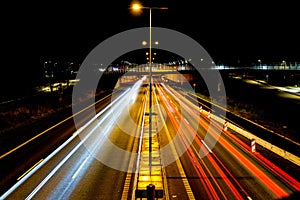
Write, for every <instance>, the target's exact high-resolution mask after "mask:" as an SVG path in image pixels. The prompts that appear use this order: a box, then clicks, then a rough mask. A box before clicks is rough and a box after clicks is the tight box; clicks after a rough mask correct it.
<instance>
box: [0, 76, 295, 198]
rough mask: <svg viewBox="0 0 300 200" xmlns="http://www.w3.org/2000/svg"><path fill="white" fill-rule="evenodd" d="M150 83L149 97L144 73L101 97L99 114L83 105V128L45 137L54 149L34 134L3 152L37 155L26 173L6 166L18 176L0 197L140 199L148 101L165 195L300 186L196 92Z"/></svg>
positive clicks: (260, 193)
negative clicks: (138, 186)
mask: <svg viewBox="0 0 300 200" xmlns="http://www.w3.org/2000/svg"><path fill="white" fill-rule="evenodd" d="M153 81H154V85H153V86H154V87H153V92H152V93H151V94H152V98H149V94H150V92H149V88H148V83H147V78H145V77H144V78H141V79H140V80H138V81H137V82H135V83H134V84H132V85H131V87H129V88H125V89H124V88H122V90H121V88H120V90H118V91H117V92H116V94H115V95H112V96H109V98H108V97H107V98H105V99H102V100H101V101H99V102H96V104H97V105H96V106H95V107H99V109H97V114H96V115H95V116H90V115H89V112H88V111H89V110H88V109H87V110H84V111H82V113H81V117H82V119H83V120H82V124H81V127H80V128H79V129H78V130H74V127H73V128H70V127H72V126H71V124H69V125H68V126H70V127H69V128H66V129H62V128H60V129H58V130H57V131H58V133H56V136H57V135H58V134H59V135H66V136H65V137H63V138H64V141H63V142H59V145H58V142H57V141H56V139H55V138H56V137H46V138H44V141H47V143H48V144H49V146H51V145H50V144H53V145H54V144H56V148H53V147H52V148H51V151H50V152H49V151H47V152H49V153H46V152H45V153H40V152H41V151H46V150H42V149H43V148H50V147H49V146H47V145H45V142H43V143H42V142H41V141H39V140H37V142H36V140H34V141H30V142H28V143H26V142H25V143H26V144H24V145H23V146H21V147H20V149H17V150H15V151H13V152H11V153H7V154H3V155H5V156H3V155H2V156H1V164H3V165H5V164H11V163H12V162H13V159H11V160H10V161H9V162H8V160H9V159H7V158H8V157H10V156H11V155H12V154H16V152H18V151H22V150H23V149H24V150H23V151H27V153H23V154H22V157H18V156H17V155H15V156H16V157H14V160H16V162H17V163H21V162H24V159H29V158H30V156H33V157H35V158H36V159H35V160H32V161H31V162H29V163H30V164H31V166H28V164H27V165H25V166H26V167H22V168H21V169H22V170H21V171H22V172H20V171H18V172H16V170H15V169H12V170H11V171H10V170H9V167H8V168H6V171H5V173H7V174H6V176H5V177H13V178H15V177H17V178H16V180H15V182H13V181H11V179H10V178H6V179H7V180H10V184H9V187H6V188H7V190H5V191H2V192H3V194H2V196H1V197H0V198H1V199H110V200H111V199H116V200H117V199H137V198H136V197H135V189H136V188H135V187H136V184H137V183H136V181H137V180H136V177H137V175H138V174H139V170H140V168H139V164H140V163H139V162H140V156H141V155H140V150H141V148H142V147H141V145H142V142H141V141H142V140H144V139H145V137H144V136H143V133H144V132H145V129H147V128H149V120H147V119H149V118H148V117H149V112H148V111H147V107H148V106H149V99H152V102H151V103H152V106H153V108H154V109H153V111H154V112H153V119H152V123H155V124H156V125H157V126H156V127H157V128H156V130H154V132H153V134H154V135H156V136H157V137H158V138H159V147H160V149H159V154H160V159H161V163H162V165H161V168H162V170H164V172H165V173H163V175H164V177H162V179H163V180H164V186H163V187H164V189H163V190H164V199H249V200H250V199H281V198H283V197H288V196H290V195H293V194H296V193H298V192H300V182H299V179H300V177H299V174H300V168H299V167H298V171H297V172H296V173H298V174H296V173H295V174H289V173H288V172H286V170H285V169H282V168H281V167H279V166H278V165H277V164H276V162H274V159H273V160H272V161H271V160H270V159H268V158H267V157H265V156H264V155H263V154H260V153H259V152H251V148H250V146H249V143H247V140H243V139H241V138H240V137H239V136H238V133H236V132H234V131H233V130H230V129H228V130H224V129H223V124H222V123H219V122H217V121H215V120H213V119H212V118H210V117H209V115H207V113H208V112H209V108H208V107H203V109H206V110H205V112H204V110H201V109H200V107H199V104H200V103H199V102H198V100H197V98H195V99H194V100H191V97H190V96H189V97H188V98H187V95H186V93H184V92H182V91H179V90H177V89H176V88H175V89H174V88H173V87H171V86H170V85H168V84H167V82H164V81H162V80H161V79H160V77H159V76H156V77H154V79H153ZM98 104H99V105H98ZM101 105H102V106H101ZM103 105H105V106H103ZM201 108H202V107H201ZM212 114H213V113H212ZM83 122H84V123H83ZM68 123H70V122H68ZM67 130H68V133H64V132H62V131H66V132H67ZM72 130H73V131H72ZM70 132H72V134H70ZM32 145H33V146H34V147H35V148H34V149H33V148H30V146H31V147H32ZM28 149H30V151H29V150H28ZM37 154H38V155H39V156H36V155H37ZM42 155H43V156H44V157H42ZM24 156H28V157H24ZM6 159H7V160H6ZM276 161H277V162H287V161H285V160H284V159H280V158H277V160H276ZM5 162H7V163H5ZM291 165H292V163H291ZM10 173H11V174H10ZM17 174H18V176H17ZM1 184H5V183H2V182H1Z"/></svg>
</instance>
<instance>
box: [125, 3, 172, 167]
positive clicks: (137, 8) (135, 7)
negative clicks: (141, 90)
mask: <svg viewBox="0 0 300 200" xmlns="http://www.w3.org/2000/svg"><path fill="white" fill-rule="evenodd" d="M131 9H132V11H133V12H134V13H135V14H138V13H140V12H141V11H142V9H148V10H149V92H150V95H149V166H150V167H151V165H152V10H154V9H155V10H167V9H168V8H167V7H145V6H143V5H142V4H140V3H139V2H137V1H134V2H133V3H132V4H131ZM155 44H158V42H157V43H155ZM150 172H151V170H150Z"/></svg>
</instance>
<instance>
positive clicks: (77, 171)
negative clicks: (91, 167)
mask: <svg viewBox="0 0 300 200" xmlns="http://www.w3.org/2000/svg"><path fill="white" fill-rule="evenodd" d="M90 157H91V156H88V157H87V158H86V159H84V161H83V163H82V164H81V165H80V166H79V168H78V169H77V170H76V172H75V173H74V175H73V176H72V179H74V178H76V176H77V175H78V173H79V172H80V170H81V169H82V167H83V166H84V164H85V163H86V161H87V160H88V159H89V158H90Z"/></svg>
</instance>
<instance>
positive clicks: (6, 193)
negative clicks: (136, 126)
mask: <svg viewBox="0 0 300 200" xmlns="http://www.w3.org/2000/svg"><path fill="white" fill-rule="evenodd" d="M128 92H129V89H128V90H126V91H124V92H123V94H121V95H120V96H119V97H118V98H116V99H115V100H114V101H113V102H111V103H110V104H109V105H108V106H107V107H105V108H104V109H103V110H101V111H100V112H99V113H98V114H97V115H95V116H94V117H93V118H92V119H91V120H90V121H88V122H87V123H86V124H85V125H84V126H82V127H81V128H79V129H78V130H77V131H76V132H75V133H74V134H73V135H72V136H71V137H70V138H69V139H68V140H67V141H65V142H64V143H63V144H62V145H61V146H59V147H58V148H57V149H56V150H55V151H53V152H52V153H51V154H50V155H49V156H47V157H46V158H45V159H44V160H43V161H42V162H40V163H39V164H38V165H36V167H35V168H33V169H32V170H31V171H30V172H29V173H27V174H26V175H25V176H24V177H23V178H22V179H21V180H19V181H18V182H17V183H16V184H14V185H13V186H12V187H11V188H10V189H9V190H7V191H6V192H5V193H4V194H3V195H2V196H1V198H0V199H5V198H6V197H7V196H9V195H10V194H11V193H12V192H13V191H14V190H15V189H17V188H18V187H19V186H20V185H21V184H22V183H24V182H25V181H26V180H27V179H28V178H29V177H30V176H31V175H32V174H34V173H35V172H36V171H37V170H38V169H40V168H41V167H42V166H43V165H45V164H46V163H47V162H48V161H49V160H50V159H51V158H53V157H54V156H55V155H56V154H57V153H58V152H60V151H61V150H62V149H63V148H64V147H65V146H67V145H68V144H69V143H70V142H71V141H72V140H73V139H74V138H75V137H77V136H78V135H79V134H80V133H81V132H82V131H83V130H84V129H85V128H87V127H88V126H89V125H90V124H91V123H92V122H93V121H94V120H95V119H97V117H99V116H100V115H102V114H103V113H104V112H106V110H107V109H109V108H110V106H111V105H113V104H114V103H115V102H116V101H118V100H119V99H120V98H122V97H123V96H124V95H126V94H127V93H128ZM81 142H82V141H81ZM78 148H79V147H78Z"/></svg>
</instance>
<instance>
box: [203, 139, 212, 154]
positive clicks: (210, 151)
mask: <svg viewBox="0 0 300 200" xmlns="http://www.w3.org/2000/svg"><path fill="white" fill-rule="evenodd" d="M201 142H202V144H203V145H204V146H205V147H206V148H207V150H208V151H209V153H212V150H211V149H210V148H209V147H208V146H207V144H206V143H205V142H204V140H201Z"/></svg>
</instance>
